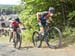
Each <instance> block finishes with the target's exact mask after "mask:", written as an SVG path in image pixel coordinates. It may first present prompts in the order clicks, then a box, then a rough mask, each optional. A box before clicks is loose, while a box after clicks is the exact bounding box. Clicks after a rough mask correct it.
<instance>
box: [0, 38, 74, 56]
mask: <svg viewBox="0 0 75 56" xmlns="http://www.w3.org/2000/svg"><path fill="white" fill-rule="evenodd" d="M2 39H3V40H2ZM2 39H1V38H0V56H75V46H72V45H69V46H68V47H63V48H59V49H51V48H34V47H33V46H30V45H27V46H25V47H22V48H21V49H20V50H18V49H15V48H13V46H12V43H9V42H8V39H5V37H4V38H2ZM4 39H5V40H4Z"/></svg>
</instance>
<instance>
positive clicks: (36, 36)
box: [32, 31, 42, 48]
mask: <svg viewBox="0 0 75 56" xmlns="http://www.w3.org/2000/svg"><path fill="white" fill-rule="evenodd" d="M41 38H42V36H41V35H40V34H39V32H38V31H34V32H33V35H32V43H33V45H34V46H35V47H38V48H40V47H41V44H42V39H41Z"/></svg>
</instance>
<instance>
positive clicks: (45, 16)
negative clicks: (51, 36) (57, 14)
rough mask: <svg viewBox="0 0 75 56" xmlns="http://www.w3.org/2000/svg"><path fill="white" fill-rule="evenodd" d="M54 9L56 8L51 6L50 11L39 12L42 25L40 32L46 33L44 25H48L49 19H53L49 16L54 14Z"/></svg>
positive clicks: (40, 24)
mask: <svg viewBox="0 0 75 56" xmlns="http://www.w3.org/2000/svg"><path fill="white" fill-rule="evenodd" d="M54 11H55V9H54V8H53V7H50V8H49V9H48V11H44V12H37V21H38V24H39V26H40V31H39V33H40V34H42V35H43V34H44V27H46V26H48V24H47V20H49V21H50V20H52V19H51V18H49V17H52V16H53V15H54Z"/></svg>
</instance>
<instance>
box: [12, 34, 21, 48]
mask: <svg viewBox="0 0 75 56" xmlns="http://www.w3.org/2000/svg"><path fill="white" fill-rule="evenodd" d="M13 42H14V48H18V49H19V48H21V43H22V38H21V36H20V34H18V33H16V34H15V35H14V39H13Z"/></svg>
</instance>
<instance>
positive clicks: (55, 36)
mask: <svg viewBox="0 0 75 56" xmlns="http://www.w3.org/2000/svg"><path fill="white" fill-rule="evenodd" d="M47 45H48V47H51V46H52V47H61V46H62V33H61V31H60V30H59V29H58V28H57V27H53V28H51V29H50V30H49V31H48V42H47Z"/></svg>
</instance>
